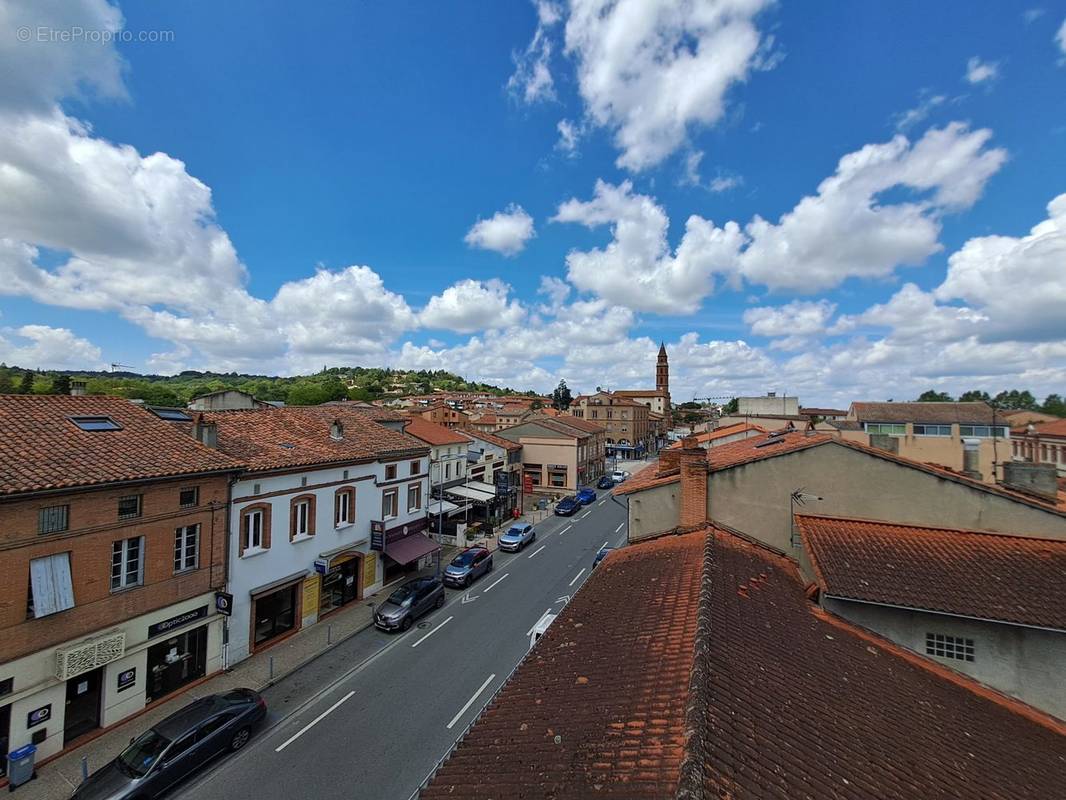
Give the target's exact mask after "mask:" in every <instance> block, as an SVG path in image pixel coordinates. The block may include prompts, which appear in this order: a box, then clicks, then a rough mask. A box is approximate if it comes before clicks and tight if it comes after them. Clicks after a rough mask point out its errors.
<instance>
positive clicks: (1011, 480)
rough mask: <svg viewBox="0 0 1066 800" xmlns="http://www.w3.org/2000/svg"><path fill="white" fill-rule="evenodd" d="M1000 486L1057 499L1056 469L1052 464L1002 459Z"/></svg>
mask: <svg viewBox="0 0 1066 800" xmlns="http://www.w3.org/2000/svg"><path fill="white" fill-rule="evenodd" d="M1000 486H1003V487H1004V488H1006V489H1013V490H1014V491H1016V492H1024V493H1025V494H1031V495H1034V496H1035V497H1039V498H1041V499H1042V500H1052V501H1054V500H1057V499H1058V491H1059V484H1058V471H1057V470H1056V469H1055V465H1054V464H1033V463H1031V462H1028V461H1004V462H1003V480H1002V481H1001V482H1000Z"/></svg>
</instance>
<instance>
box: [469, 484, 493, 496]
mask: <svg viewBox="0 0 1066 800" xmlns="http://www.w3.org/2000/svg"><path fill="white" fill-rule="evenodd" d="M464 486H466V488H468V489H474V490H476V491H479V492H486V493H488V494H491V495H492V496H493V497H495V496H496V487H495V486H493V485H492V484H491V483H485V482H484V481H470V483H467V484H464Z"/></svg>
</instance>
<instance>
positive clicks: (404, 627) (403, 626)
mask: <svg viewBox="0 0 1066 800" xmlns="http://www.w3.org/2000/svg"><path fill="white" fill-rule="evenodd" d="M400 630H401V631H409V630H411V617H410V616H406V617H404V618H403V622H401V623H400Z"/></svg>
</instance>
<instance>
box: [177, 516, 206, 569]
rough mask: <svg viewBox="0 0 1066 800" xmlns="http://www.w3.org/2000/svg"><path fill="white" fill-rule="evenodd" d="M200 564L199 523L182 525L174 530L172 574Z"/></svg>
mask: <svg viewBox="0 0 1066 800" xmlns="http://www.w3.org/2000/svg"><path fill="white" fill-rule="evenodd" d="M199 566H200V525H199V523H197V524H196V525H183V526H181V527H180V528H176V529H175V530H174V574H175V575H177V574H178V573H179V572H189V571H190V570H194V569H198V568H199Z"/></svg>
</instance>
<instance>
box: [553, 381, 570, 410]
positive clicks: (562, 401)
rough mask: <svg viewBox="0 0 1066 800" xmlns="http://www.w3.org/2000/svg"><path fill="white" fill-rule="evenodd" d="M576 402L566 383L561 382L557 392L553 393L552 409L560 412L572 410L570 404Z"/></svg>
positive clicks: (556, 388) (556, 389)
mask: <svg viewBox="0 0 1066 800" xmlns="http://www.w3.org/2000/svg"><path fill="white" fill-rule="evenodd" d="M573 401H574V396H573V395H572V394H570V389H569V388H567V385H566V381H565V380H562V381H559V385H558V386H556V387H555V391H554V392H552V408H555V409H557V410H559V411H565V410H566V409H568V408H570V403H572V402H573Z"/></svg>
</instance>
